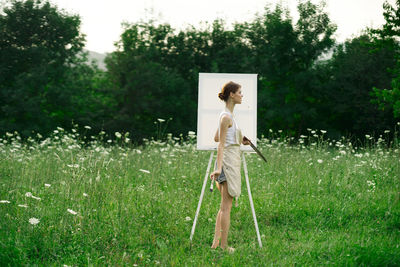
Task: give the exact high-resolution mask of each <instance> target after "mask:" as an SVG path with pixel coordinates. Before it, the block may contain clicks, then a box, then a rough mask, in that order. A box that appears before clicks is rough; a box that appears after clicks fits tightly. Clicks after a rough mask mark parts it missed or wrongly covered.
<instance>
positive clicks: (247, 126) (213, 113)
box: [197, 73, 257, 151]
mask: <svg viewBox="0 0 400 267" xmlns="http://www.w3.org/2000/svg"><path fill="white" fill-rule="evenodd" d="M229 81H233V82H235V83H238V84H240V85H241V86H242V88H241V89H242V93H243V100H242V104H237V105H236V106H235V110H234V112H233V115H234V117H235V120H236V123H237V124H238V126H239V128H240V129H241V130H242V133H243V135H244V136H246V137H248V138H249V139H250V140H251V141H252V143H253V144H254V145H256V146H257V74H236V73H229V74H228V73H200V74H199V98H198V112H197V149H198V150H216V149H217V145H218V143H216V142H215V141H214V135H215V132H216V131H217V129H218V119H219V115H220V113H221V111H222V110H224V108H225V102H224V101H222V100H220V99H219V98H218V94H219V93H220V92H221V89H222V87H223V86H224V84H226V83H227V82H229ZM241 150H243V151H252V148H251V147H250V146H243V145H242V146H241Z"/></svg>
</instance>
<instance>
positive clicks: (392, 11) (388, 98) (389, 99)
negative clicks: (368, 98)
mask: <svg viewBox="0 0 400 267" xmlns="http://www.w3.org/2000/svg"><path fill="white" fill-rule="evenodd" d="M396 5H397V9H396V8H395V7H392V6H391V5H389V4H388V3H387V2H386V3H385V4H384V5H383V7H384V12H383V16H384V17H385V20H386V23H385V25H383V28H382V29H378V30H371V34H372V35H373V36H374V37H375V47H376V50H378V51H379V50H381V49H382V48H383V49H390V50H392V51H394V53H395V59H396V61H397V64H396V66H395V67H393V69H392V70H391V72H392V74H393V79H392V83H391V88H390V87H389V86H388V87H379V86H377V87H378V88H386V89H383V90H382V89H378V88H377V87H374V89H373V95H375V97H376V99H377V102H378V103H379V105H380V108H381V109H382V110H385V108H387V106H389V107H390V108H392V109H393V115H394V117H395V118H400V44H399V42H398V40H399V39H398V38H399V37H400V1H399V0H397V1H396Z"/></svg>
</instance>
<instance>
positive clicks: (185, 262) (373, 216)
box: [0, 129, 400, 266]
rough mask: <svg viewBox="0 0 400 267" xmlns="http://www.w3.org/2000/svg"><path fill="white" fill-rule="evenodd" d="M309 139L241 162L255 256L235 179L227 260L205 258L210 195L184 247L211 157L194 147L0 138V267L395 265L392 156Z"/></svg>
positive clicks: (396, 177) (393, 149)
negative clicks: (246, 171)
mask: <svg viewBox="0 0 400 267" xmlns="http://www.w3.org/2000/svg"><path fill="white" fill-rule="evenodd" d="M313 135H314V133H311V132H310V136H308V137H304V138H303V139H304V140H306V142H308V143H309V144H308V146H307V147H306V146H304V145H302V144H301V143H300V144H295V145H289V144H288V143H289V141H288V140H287V139H279V138H276V139H273V138H270V139H266V138H263V139H262V140H261V141H259V148H260V149H261V151H262V152H263V154H264V155H266V157H267V160H268V163H267V164H265V163H264V162H262V161H261V160H260V159H259V158H258V157H257V155H256V154H248V155H246V161H247V164H248V169H249V178H250V184H251V189H252V195H253V200H254V206H255V210H256V214H257V220H258V224H259V229H260V234H261V240H262V243H263V247H262V248H259V246H258V242H257V236H256V231H255V228H254V222H253V218H252V214H251V210H250V205H249V200H248V195H247V189H246V184H245V181H244V175H242V178H243V179H242V196H241V197H240V198H239V205H238V207H235V206H234V207H233V208H232V213H231V229H230V234H229V242H230V245H231V246H233V247H235V248H236V251H235V253H234V254H227V253H225V252H223V251H222V250H216V251H214V250H211V249H210V245H211V242H212V238H213V229H214V224H215V215H216V213H217V211H218V208H219V202H220V196H219V193H218V191H217V192H213V193H210V192H209V190H208V186H207V190H206V192H205V196H204V200H203V204H202V207H201V210H200V215H199V220H198V223H197V227H196V232H195V234H194V237H193V243H192V244H190V242H189V236H190V231H191V228H192V224H193V219H194V215H195V211H196V208H197V203H198V200H199V196H200V191H201V187H202V183H203V179H204V175H205V172H206V167H207V162H208V158H209V155H210V152H207V151H197V150H196V149H195V144H194V142H195V141H194V139H193V138H189V139H187V140H182V138H181V139H180V140H176V139H177V138H175V139H174V138H169V139H168V141H166V142H164V143H162V142H155V141H148V142H146V145H145V146H142V147H135V148H132V147H130V146H128V145H126V144H125V142H123V139H124V137H122V139H117V141H113V142H111V143H107V142H104V143H105V145H102V144H103V142H101V141H100V139H102V138H103V137H104V136H103V135H101V134H100V135H99V136H97V137H93V138H92V139H93V140H92V141H91V142H90V146H84V145H83V143H82V142H81V141H80V136H79V135H78V134H77V133H76V132H73V133H66V132H64V131H63V130H62V129H59V130H58V131H57V132H55V133H54V134H53V136H52V137H50V138H49V139H46V140H42V139H37V140H33V139H30V140H29V141H28V142H27V143H24V144H22V143H21V142H20V141H19V137H18V136H17V135H15V134H13V135H11V134H9V135H8V136H6V137H4V138H3V139H2V140H0V144H1V145H0V179H1V180H0V200H7V201H9V202H10V203H0V214H1V220H0V265H1V266H8V265H9V266H21V265H40V266H49V265H50V266H52V265H54V266H60V265H61V266H62V265H64V264H65V265H68V266H80V265H94V266H98V265H113V266H134V265H137V266H142V265H145V266H152V265H161V266H203V265H204V266H210V265H217V266H246V265H247V266H272V265H275V266H276V265H277V266H288V265H301V266H321V265H334V266H358V265H363V266H400V201H399V197H400V183H399V182H400V150H399V148H398V146H397V145H390V146H389V147H390V148H387V147H388V146H387V145H386V144H385V143H384V141H382V140H379V141H378V142H372V141H371V142H370V143H368V144H366V145H365V146H364V147H361V148H355V147H354V146H353V145H351V144H349V142H348V141H346V140H344V139H342V140H341V141H336V142H335V141H332V140H326V141H324V140H323V138H322V136H315V137H313ZM303 139H302V140H303ZM309 139H311V140H309ZM307 140H308V141H307ZM301 142H302V141H301ZM143 170H146V171H149V172H150V173H147V172H145V171H143ZM45 184H49V185H50V186H45ZM27 192H31V193H32V195H33V196H35V197H40V200H38V199H34V198H32V197H27V196H26V193H27ZM18 205H27V208H25V207H20V206H18ZM68 209H70V210H73V211H75V212H77V214H76V215H74V214H71V213H70V212H68ZM33 217H34V218H38V219H39V220H40V222H39V223H38V224H36V225H32V224H30V223H29V219H30V218H33ZM187 217H189V218H190V219H189V218H187Z"/></svg>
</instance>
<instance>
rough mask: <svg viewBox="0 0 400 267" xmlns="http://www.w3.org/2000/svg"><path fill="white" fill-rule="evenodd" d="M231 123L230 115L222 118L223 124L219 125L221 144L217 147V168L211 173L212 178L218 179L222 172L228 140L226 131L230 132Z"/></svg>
mask: <svg viewBox="0 0 400 267" xmlns="http://www.w3.org/2000/svg"><path fill="white" fill-rule="evenodd" d="M230 124H231V119H230V118H229V117H228V116H223V117H222V118H221V125H220V127H219V129H220V131H219V144H218V148H217V166H218V168H217V170H215V171H214V172H213V173H211V179H216V178H217V177H218V176H219V175H220V174H221V172H222V160H223V156H224V148H225V142H226V133H227V132H228V128H229V125H230Z"/></svg>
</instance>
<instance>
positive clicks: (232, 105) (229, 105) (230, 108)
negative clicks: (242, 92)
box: [225, 101, 235, 114]
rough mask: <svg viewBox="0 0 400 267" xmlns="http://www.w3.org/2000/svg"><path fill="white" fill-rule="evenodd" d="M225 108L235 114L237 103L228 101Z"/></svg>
mask: <svg viewBox="0 0 400 267" xmlns="http://www.w3.org/2000/svg"><path fill="white" fill-rule="evenodd" d="M225 108H227V109H228V110H229V111H230V112H231V113H232V114H233V109H234V108H235V103H233V101H228V102H226V105H225Z"/></svg>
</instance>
